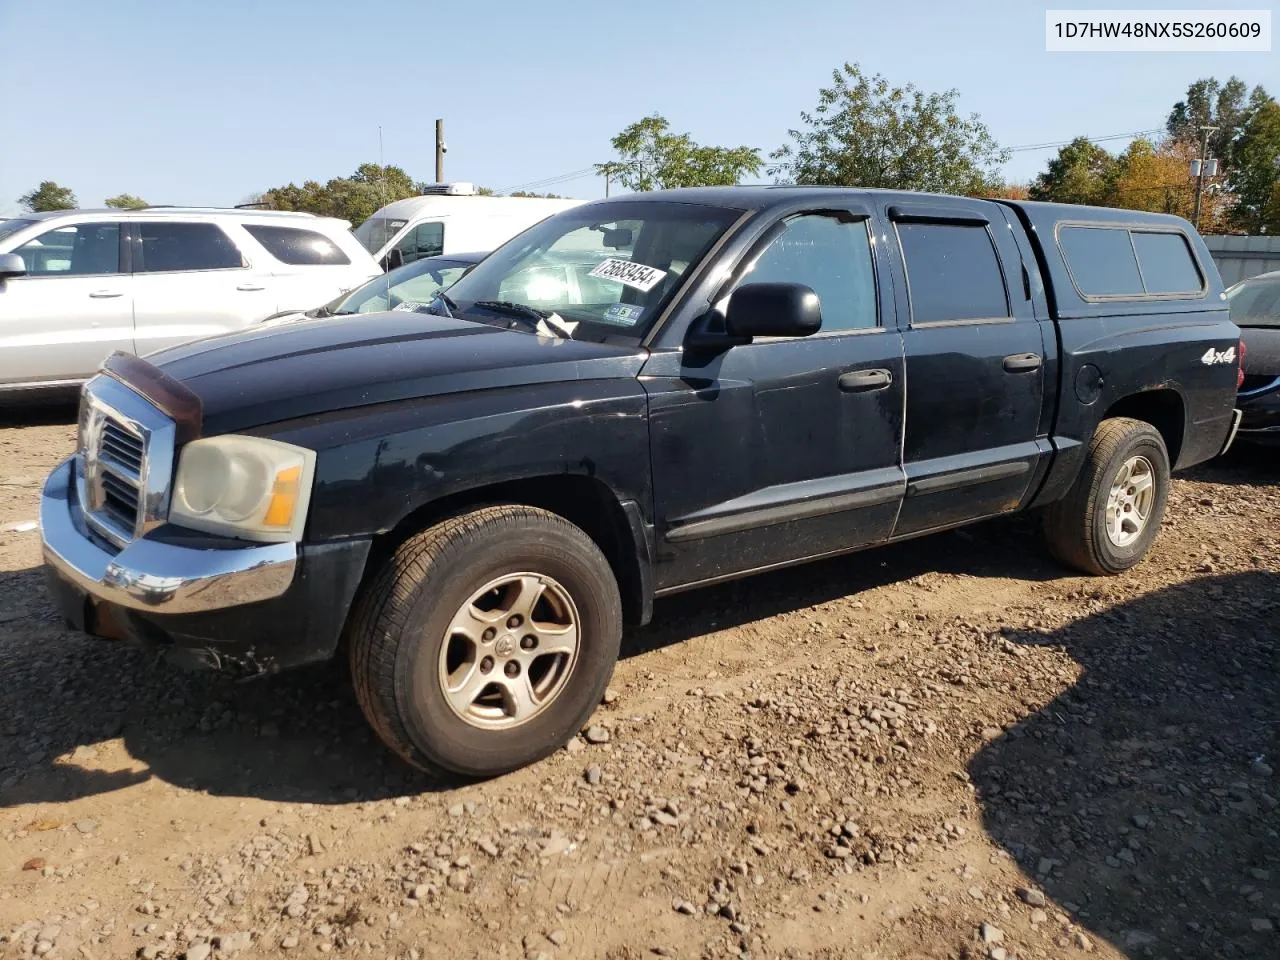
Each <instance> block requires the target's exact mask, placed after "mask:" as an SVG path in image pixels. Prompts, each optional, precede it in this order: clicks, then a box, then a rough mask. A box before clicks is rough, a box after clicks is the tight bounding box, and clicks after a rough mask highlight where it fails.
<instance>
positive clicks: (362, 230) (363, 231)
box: [351, 217, 409, 253]
mask: <svg viewBox="0 0 1280 960" xmlns="http://www.w3.org/2000/svg"><path fill="white" fill-rule="evenodd" d="M408 222H409V221H408V220H406V219H404V218H403V217H401V218H399V219H395V220H389V219H387V218H386V217H370V218H369V219H368V220H366V221H365V222H364V223H362V224H360V226H358V227H356V228H355V230H353V231H351V232H352V233H354V234H355V235H356V239H357V240H359V241H360V244H361V246H363V247H364V248H365V249H366V250H368V251H369V252H370V253H377V252H378V251H379V250H381V249H382V248H383V247H384V246H386V244H387V241H389V240H390V239H391V238H392V237H394V236H395V235H396V234H397V233H399V232H400V231H401V230H402V229H404V225H405V224H406V223H408Z"/></svg>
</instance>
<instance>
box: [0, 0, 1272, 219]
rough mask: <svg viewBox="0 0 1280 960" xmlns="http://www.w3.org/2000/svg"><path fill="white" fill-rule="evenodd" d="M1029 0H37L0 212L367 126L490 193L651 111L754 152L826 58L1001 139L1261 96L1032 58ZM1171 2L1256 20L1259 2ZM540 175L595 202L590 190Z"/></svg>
mask: <svg viewBox="0 0 1280 960" xmlns="http://www.w3.org/2000/svg"><path fill="white" fill-rule="evenodd" d="M1050 5H1051V4H1050V3H1048V2H1046V3H1036V2H1029V0H971V2H959V0H895V2H890V3H885V2H882V0H877V2H857V0H791V2H778V0H771V2H760V0H647V2H633V3H625V4H624V3H616V2H611V3H605V2H589V0H456V2H453V3H440V2H429V0H419V2H407V0H377V2H372V3H370V2H365V3H353V2H345V0H309V2H304V0H293V2H281V0H219V2H217V3H194V2H173V0H168V2H154V0H112V2H110V3H105V2H101V0H62V2H60V3H57V4H55V5H54V8H56V14H57V15H56V16H50V15H49V12H50V9H51V8H49V7H48V5H46V4H42V3H34V2H22V0H0V89H3V90H4V98H3V99H4V103H5V108H4V118H3V121H2V122H0V123H2V126H0V129H3V131H4V137H3V139H4V143H3V144H2V145H0V215H5V214H12V213H14V212H16V211H17V209H18V206H17V202H16V198H17V197H18V196H19V195H20V194H21V193H23V192H25V191H26V190H27V189H29V188H30V187H32V186H34V185H35V184H36V183H37V182H38V181H40V180H43V179H53V180H56V181H58V182H59V183H61V184H63V185H65V186H70V187H71V188H72V189H74V190H75V192H76V194H77V196H78V198H79V200H80V202H81V204H82V205H85V206H97V205H100V204H101V203H102V201H103V199H104V198H106V197H108V196H111V195H114V194H116V193H119V192H122V191H127V192H129V193H134V194H138V195H140V196H143V197H145V198H146V199H147V200H150V201H151V202H153V203H192V204H218V205H223V204H232V203H236V202H239V201H241V200H243V199H244V198H245V197H246V196H247V195H248V194H250V193H252V192H253V191H256V190H261V189H265V188H267V187H270V186H275V185H278V184H282V183H286V182H288V181H290V180H294V181H296V182H301V181H302V180H304V179H307V178H314V179H318V180H326V179H328V178H329V177H332V176H339V175H346V174H348V173H350V172H351V171H352V170H354V169H355V167H356V166H357V165H358V164H359V163H361V162H363V161H366V160H376V159H377V157H378V127H379V125H381V127H382V137H383V146H384V151H383V153H384V157H385V159H386V162H388V163H396V164H399V165H401V166H403V167H404V168H405V169H407V170H408V171H409V172H410V173H411V174H412V175H413V176H414V177H415V178H417V179H423V180H429V179H431V178H432V176H433V173H434V169H433V164H434V153H433V123H434V119H435V118H436V117H443V118H444V119H445V125H446V135H447V136H446V139H447V141H448V145H449V152H448V155H447V156H446V163H445V176H446V179H450V180H471V181H474V182H476V183H479V184H484V185H487V186H490V187H494V188H498V189H503V188H512V187H517V186H519V185H522V184H525V183H528V182H530V181H537V180H542V179H545V178H551V177H556V176H558V175H561V174H564V173H568V172H572V171H576V170H582V169H583V168H587V167H590V165H591V164H592V163H595V162H598V161H603V160H607V159H609V158H610V153H611V151H610V148H609V139H610V138H611V137H612V136H613V135H614V134H615V133H617V132H618V131H619V130H620V129H622V128H623V127H624V126H626V125H627V124H628V123H630V122H632V121H634V120H636V119H638V118H640V117H641V116H644V115H645V114H648V113H652V112H654V111H657V112H659V113H662V114H663V115H665V116H666V117H667V118H668V119H669V120H670V121H671V123H672V126H673V127H674V128H675V129H676V130H679V131H688V132H690V133H691V134H692V135H693V137H694V139H696V140H698V141H700V142H704V143H712V144H721V145H737V144H749V145H752V146H758V147H762V148H763V149H764V150H765V151H766V152H768V151H769V150H771V149H773V148H774V147H776V146H777V145H778V144H779V143H780V142H782V141H783V140H784V139H785V135H786V130H787V129H788V128H789V127H791V126H794V125H795V124H796V122H797V121H798V119H799V112H800V111H801V110H803V109H808V108H810V107H811V106H812V105H813V104H814V103H815V101H816V98H817V90H818V88H819V87H820V86H822V85H823V84H825V83H827V82H828V81H829V79H830V73H831V70H832V69H833V68H835V67H837V66H839V65H840V64H841V63H842V62H844V61H846V60H849V61H858V62H860V63H861V64H862V65H863V67H864V69H866V70H867V71H868V72H880V73H883V74H885V75H886V77H887V78H888V79H889V80H890V81H891V82H892V83H894V84H895V85H902V84H905V83H907V82H912V83H915V84H916V85H918V86H920V87H922V88H924V89H926V90H941V89H946V88H949V87H956V88H958V89H959V91H960V105H961V109H962V112H964V113H969V112H977V113H979V114H981V115H982V117H983V119H984V120H985V121H986V122H987V124H988V125H989V127H990V128H991V130H992V132H993V133H994V135H995V136H996V138H997V139H998V140H999V141H1000V142H1001V143H1002V144H1004V145H1006V146H1011V147H1018V146H1024V145H1028V144H1038V143H1044V142H1048V141H1056V140H1062V139H1066V138H1070V137H1072V136H1075V135H1077V134H1083V135H1086V136H1093V137H1097V136H1103V135H1108V134H1118V133H1128V132H1130V131H1138V130H1145V129H1149V128H1155V127H1160V126H1162V124H1163V121H1164V118H1165V115H1166V114H1167V112H1168V110H1169V108H1170V106H1171V105H1172V104H1173V103H1174V101H1175V100H1177V99H1179V98H1180V96H1181V95H1182V93H1183V91H1184V90H1185V89H1186V86H1187V84H1188V83H1190V82H1191V81H1193V80H1195V79H1196V78H1198V77H1203V76H1217V77H1220V78H1223V79H1225V78H1226V77H1227V76H1228V75H1230V74H1232V73H1235V74H1237V75H1239V76H1240V77H1241V78H1242V79H1244V80H1245V81H1246V82H1247V83H1248V84H1249V85H1250V86H1252V85H1253V84H1256V83H1264V84H1266V85H1267V86H1268V88H1269V89H1270V90H1271V92H1272V93H1276V92H1277V91H1278V90H1280V67H1278V66H1277V64H1280V57H1277V55H1276V53H1275V52H1273V53H1269V54H1259V53H1255V54H1199V53H1182V54H1173V53H1151V54H1063V53H1056V54H1051V53H1046V52H1045V50H1044V9H1045V7H1046V6H1050ZM1114 5H1115V6H1123V7H1126V8H1141V7H1148V8H1158V7H1163V6H1171V5H1173V0H1165V2H1164V3H1154V4H1152V3H1142V2H1140V0H1129V2H1127V3H1117V4H1114ZM1052 6H1054V7H1059V8H1071V7H1076V8H1096V7H1101V6H1103V4H1102V3H1100V2H1097V0H1095V2H1092V3H1088V2H1086V3H1071V2H1070V0H1053V3H1052ZM1186 6H1189V7H1200V8H1205V7H1218V6H1220V7H1223V8H1230V7H1240V8H1253V9H1265V8H1267V7H1268V6H1270V7H1271V8H1272V9H1273V14H1274V0H1251V2H1248V0H1246V2H1241V3H1221V2H1218V3H1215V2H1214V0H1198V2H1191V3H1188V4H1186ZM1276 19H1277V20H1280V18H1276ZM1107 145H1108V146H1109V147H1112V148H1115V149H1119V148H1122V147H1123V145H1124V141H1116V142H1112V143H1109V144H1107ZM1051 153H1052V151H1045V150H1041V151H1021V152H1018V153H1015V154H1014V157H1013V160H1012V161H1011V162H1010V164H1009V165H1008V167H1007V170H1006V175H1007V176H1008V177H1009V178H1010V179H1012V180H1017V181H1026V180H1028V179H1030V177H1032V176H1033V175H1034V174H1035V173H1036V172H1037V171H1038V170H1039V169H1041V168H1042V167H1043V165H1044V162H1045V159H1046V158H1047V156H1048V155H1050V154H1051ZM549 189H553V190H555V191H557V192H560V193H565V194H569V195H573V196H579V197H595V196H600V195H602V194H603V183H602V182H601V181H600V180H598V179H597V178H595V177H592V176H585V177H582V178H580V179H577V180H573V181H569V182H565V183H561V184H559V185H557V186H554V187H551V188H549Z"/></svg>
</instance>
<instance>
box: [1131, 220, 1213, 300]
mask: <svg viewBox="0 0 1280 960" xmlns="http://www.w3.org/2000/svg"><path fill="white" fill-rule="evenodd" d="M1130 236H1132V237H1133V248H1134V249H1135V250H1137V251H1138V266H1139V267H1141V268H1142V282H1143V284H1144V285H1145V286H1146V288H1147V293H1148V294H1151V295H1153V296H1158V295H1159V294H1164V293H1199V292H1200V291H1201V290H1203V289H1204V277H1202V276H1200V268H1199V267H1197V266H1196V261H1195V258H1194V257H1192V255H1191V248H1190V247H1189V246H1187V239H1186V237H1184V236H1183V235H1182V234H1180V233H1146V232H1143V231H1141V230H1134V231H1133V232H1132V233H1131V234H1130Z"/></svg>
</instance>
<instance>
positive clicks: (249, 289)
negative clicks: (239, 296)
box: [236, 283, 267, 293]
mask: <svg viewBox="0 0 1280 960" xmlns="http://www.w3.org/2000/svg"><path fill="white" fill-rule="evenodd" d="M236 289H237V290H242V291H244V292H245V293H256V292H258V291H259V290H265V289H267V288H266V287H263V286H260V285H258V284H253V283H242V284H240V286H238V287H236Z"/></svg>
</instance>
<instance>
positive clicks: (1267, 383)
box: [1227, 270, 1280, 444]
mask: <svg viewBox="0 0 1280 960" xmlns="http://www.w3.org/2000/svg"><path fill="white" fill-rule="evenodd" d="M1227 299H1228V301H1230V303H1231V319H1232V320H1234V321H1235V323H1236V326H1238V327H1239V328H1240V338H1241V340H1242V341H1243V343H1244V347H1245V358H1244V380H1243V381H1242V382H1241V383H1240V395H1239V399H1238V400H1237V404H1236V405H1237V406H1238V407H1239V408H1240V411H1241V418H1240V431H1239V437H1240V439H1241V440H1242V441H1247V442H1250V443H1267V444H1280V270H1275V271H1272V272H1271V273H1264V274H1261V275H1259V276H1256V277H1250V278H1249V279H1248V280H1242V281H1240V282H1239V283H1237V284H1236V285H1235V286H1233V287H1232V288H1231V289H1230V290H1228V291H1227Z"/></svg>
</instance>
